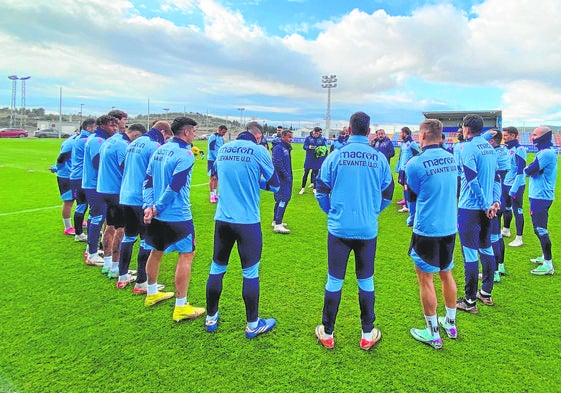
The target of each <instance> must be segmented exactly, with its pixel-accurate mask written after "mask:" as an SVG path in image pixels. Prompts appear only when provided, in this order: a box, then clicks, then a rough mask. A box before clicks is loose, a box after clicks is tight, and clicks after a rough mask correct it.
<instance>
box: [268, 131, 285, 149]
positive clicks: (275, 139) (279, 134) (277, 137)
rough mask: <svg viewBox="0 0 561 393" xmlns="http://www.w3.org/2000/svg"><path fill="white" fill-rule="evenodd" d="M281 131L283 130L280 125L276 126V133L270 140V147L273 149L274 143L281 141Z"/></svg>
mask: <svg viewBox="0 0 561 393" xmlns="http://www.w3.org/2000/svg"><path fill="white" fill-rule="evenodd" d="M282 131H283V128H282V126H277V135H275V137H274V138H273V140H272V141H271V145H272V149H274V148H275V146H276V145H278V144H279V143H281V138H282Z"/></svg>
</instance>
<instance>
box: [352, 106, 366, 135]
mask: <svg viewBox="0 0 561 393" xmlns="http://www.w3.org/2000/svg"><path fill="white" fill-rule="evenodd" d="M349 125H350V126H351V131H352V133H353V135H366V134H368V130H369V129H370V116H368V115H367V114H366V113H364V112H356V113H353V114H352V116H351V119H350V120H349Z"/></svg>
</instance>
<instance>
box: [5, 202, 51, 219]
mask: <svg viewBox="0 0 561 393" xmlns="http://www.w3.org/2000/svg"><path fill="white" fill-rule="evenodd" d="M49 209H60V205H58V206H49V207H38V208H37V209H27V210H20V211H17V212H10V213H0V217H4V216H15V215H16V214H25V213H33V212H38V211H41V210H49Z"/></svg>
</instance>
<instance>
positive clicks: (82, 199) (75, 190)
mask: <svg viewBox="0 0 561 393" xmlns="http://www.w3.org/2000/svg"><path fill="white" fill-rule="evenodd" d="M70 186H71V187H72V197H73V198H74V199H75V200H76V204H77V205H83V204H84V203H87V200H86V193H85V192H84V189H83V188H82V179H76V180H70Z"/></svg>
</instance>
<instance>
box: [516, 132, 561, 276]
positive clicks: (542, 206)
mask: <svg viewBox="0 0 561 393" xmlns="http://www.w3.org/2000/svg"><path fill="white" fill-rule="evenodd" d="M531 139H532V143H533V144H534V146H536V148H537V149H538V152H537V153H536V157H535V158H534V161H533V162H532V163H531V164H530V165H528V166H527V167H526V168H524V173H525V174H526V175H527V176H529V177H530V185H529V187H528V197H529V199H530V215H531V217H532V225H533V226H534V233H535V234H536V236H537V237H538V239H539V241H540V245H541V249H542V255H541V256H539V257H537V258H533V259H531V261H532V262H535V263H539V264H541V265H540V266H538V267H537V268H535V269H533V270H532V271H531V272H530V273H532V274H534V275H536V276H545V275H551V274H553V272H554V269H553V262H552V256H551V239H550V238H549V232H548V230H547V222H548V219H549V208H550V207H551V205H552V203H553V198H554V191H555V183H556V181H557V155H556V154H555V150H554V148H553V147H552V146H553V143H552V142H551V140H552V131H551V128H549V127H538V128H536V129H534V131H533V132H532V135H531Z"/></svg>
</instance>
